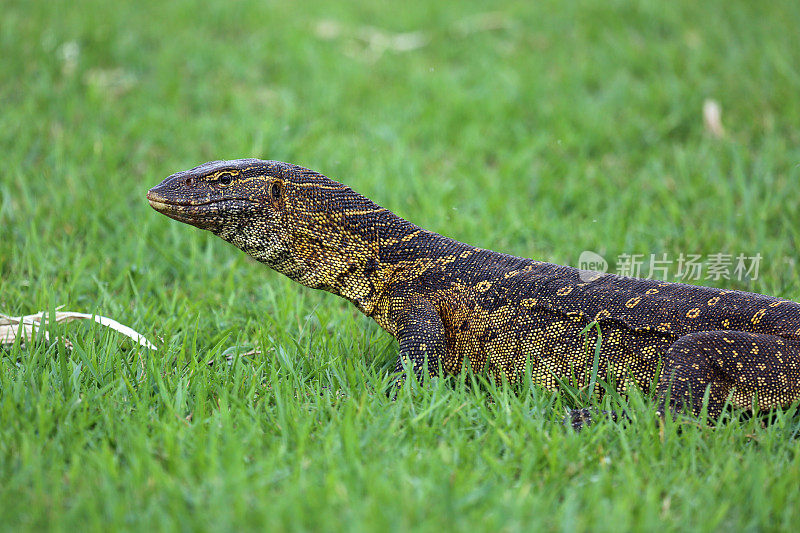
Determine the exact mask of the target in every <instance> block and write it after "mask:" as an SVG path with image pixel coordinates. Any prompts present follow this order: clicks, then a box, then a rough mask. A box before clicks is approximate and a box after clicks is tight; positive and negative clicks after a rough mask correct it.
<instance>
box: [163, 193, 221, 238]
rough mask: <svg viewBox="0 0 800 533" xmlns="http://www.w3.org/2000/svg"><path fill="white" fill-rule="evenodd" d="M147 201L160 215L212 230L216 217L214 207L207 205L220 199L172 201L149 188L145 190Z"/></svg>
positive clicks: (211, 204)
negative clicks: (192, 201) (191, 201)
mask: <svg viewBox="0 0 800 533" xmlns="http://www.w3.org/2000/svg"><path fill="white" fill-rule="evenodd" d="M147 201H148V202H150V207H152V208H153V209H155V210H156V211H158V212H159V213H161V214H162V215H166V216H168V217H169V218H172V219H174V220H177V221H178V222H183V223H184V224H191V225H192V226H196V227H198V228H200V229H207V230H212V229H213V226H214V220H215V218H217V217H216V216H215V215H216V209H215V208H213V207H212V208H211V209H209V207H211V206H213V204H216V203H219V202H220V201H221V200H211V201H208V202H198V203H190V202H174V201H169V200H167V199H166V198H164V197H162V196H160V195H158V194H157V193H154V192H153V191H152V190H151V191H148V192H147Z"/></svg>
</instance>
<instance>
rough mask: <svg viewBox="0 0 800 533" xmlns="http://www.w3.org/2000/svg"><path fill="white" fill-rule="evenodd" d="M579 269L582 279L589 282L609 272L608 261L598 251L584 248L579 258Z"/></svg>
mask: <svg viewBox="0 0 800 533" xmlns="http://www.w3.org/2000/svg"><path fill="white" fill-rule="evenodd" d="M578 270H579V271H580V272H579V273H578V276H579V277H580V278H581V281H583V282H585V283H588V282H590V281H594V280H596V279H597V278H599V277H601V276H603V275H604V274H606V273H607V272H608V261H606V259H605V258H604V257H603V256H602V255H600V254H598V253H595V252H592V251H591V250H584V251H583V252H581V255H580V257H579V258H578Z"/></svg>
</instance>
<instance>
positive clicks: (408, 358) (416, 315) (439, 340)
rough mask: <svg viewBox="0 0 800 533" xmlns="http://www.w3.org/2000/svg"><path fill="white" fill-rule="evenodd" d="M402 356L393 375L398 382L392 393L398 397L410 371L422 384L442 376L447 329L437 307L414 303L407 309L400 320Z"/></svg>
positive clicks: (424, 301)
mask: <svg viewBox="0 0 800 533" xmlns="http://www.w3.org/2000/svg"><path fill="white" fill-rule="evenodd" d="M397 339H398V340H399V341H400V355H399V357H398V358H397V364H396V365H395V368H394V372H395V374H396V379H395V382H394V386H393V387H392V389H391V390H390V391H389V395H390V396H395V395H396V394H397V390H398V389H399V388H400V387H401V386H402V385H403V383H404V382H405V380H406V370H407V369H411V371H412V372H414V375H415V376H416V378H417V381H419V382H420V383H421V382H423V381H424V380H425V378H426V377H435V376H437V375H439V366H440V365H441V363H442V361H443V360H444V357H445V354H446V350H447V348H446V343H445V334H444V325H443V324H442V319H441V317H440V316H439V314H438V313H437V312H436V309H435V307H434V305H433V304H432V303H431V302H430V301H428V300H421V299H419V300H415V301H413V302H409V303H407V304H406V306H404V309H403V311H402V313H401V314H400V316H399V318H398V320H397Z"/></svg>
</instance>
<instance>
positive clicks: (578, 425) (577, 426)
mask: <svg viewBox="0 0 800 533" xmlns="http://www.w3.org/2000/svg"><path fill="white" fill-rule="evenodd" d="M597 415H600V416H601V417H606V418H610V419H611V420H612V421H613V422H616V421H617V419H618V418H619V417H618V416H617V413H616V412H614V411H596V410H594V409H585V408H584V409H571V410H570V409H567V415H566V416H565V417H564V425H565V426H569V427H571V428H572V429H574V430H575V431H580V430H581V429H583V428H584V427H587V426H591V425H592V423H593V422H594V420H596V419H597ZM624 416H625V415H624V414H623V417H624Z"/></svg>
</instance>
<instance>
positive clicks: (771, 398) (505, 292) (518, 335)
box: [148, 159, 800, 424]
mask: <svg viewBox="0 0 800 533" xmlns="http://www.w3.org/2000/svg"><path fill="white" fill-rule="evenodd" d="M148 199H149V200H150V203H151V205H153V207H154V208H155V209H157V210H158V211H160V212H162V213H164V214H165V215H167V216H170V217H172V218H175V219H176V220H179V221H181V222H185V223H188V224H192V225H195V226H198V227H201V228H204V229H208V230H210V231H212V232H214V233H215V234H217V235H219V236H221V237H222V238H224V239H225V240H227V241H229V242H231V243H233V244H234V245H236V246H238V247H239V248H241V249H243V250H245V251H246V252H247V253H249V254H250V255H252V256H253V257H255V258H256V259H258V260H259V261H262V262H264V263H265V264H267V265H269V266H271V267H272V268H274V269H276V270H278V271H279V272H282V273H283V274H285V275H287V276H289V277H291V278H292V279H294V280H296V281H298V282H300V283H302V284H304V285H306V286H309V287H313V288H320V289H323V290H328V291H330V292H332V293H334V294H337V295H339V296H342V297H344V298H347V299H348V300H350V301H351V302H353V303H354V304H355V305H356V306H357V307H358V308H359V309H360V310H361V311H362V312H364V313H365V314H366V315H368V316H370V317H372V318H373V319H374V320H375V321H376V322H377V323H378V324H379V325H380V326H381V327H383V328H384V329H385V330H386V331H388V332H389V333H390V334H392V335H394V336H395V337H396V338H397V339H398V341H399V342H400V356H399V358H398V363H397V366H396V371H397V373H398V380H397V383H398V384H400V383H402V382H403V380H404V379H405V374H404V368H410V369H411V370H412V371H413V372H414V373H415V374H416V375H417V377H418V378H419V379H420V380H422V379H423V378H424V377H425V376H429V375H431V376H432V375H436V374H437V373H438V372H439V369H440V367H441V368H442V369H444V371H445V372H449V373H457V372H460V370H461V367H462V361H463V360H464V358H468V359H469V362H470V365H471V366H472V368H474V369H476V370H479V371H480V370H488V371H490V372H491V373H492V374H494V376H495V377H496V378H497V379H508V380H511V381H513V380H516V379H518V378H519V376H520V375H522V373H523V372H524V370H525V367H526V365H529V366H530V369H531V374H532V378H533V380H534V381H535V382H536V383H538V384H540V385H542V386H544V387H547V388H550V389H556V388H558V387H559V384H560V383H563V382H568V383H571V384H572V385H575V386H579V387H580V386H585V385H587V384H588V383H589V380H590V372H591V368H592V362H593V347H594V339H595V338H596V333H595V332H594V330H590V333H589V334H588V336H582V335H581V331H582V330H584V328H586V326H587V325H589V324H591V323H593V322H597V324H599V326H600V328H601V332H602V335H603V342H602V344H601V353H600V361H599V367H600V371H601V377H602V378H603V379H606V380H610V381H611V382H613V383H614V384H615V386H616V388H617V390H618V391H619V392H620V393H623V394H624V393H625V392H626V391H627V390H629V388H630V387H632V386H636V387H640V388H643V389H649V388H650V387H651V386H652V385H654V383H653V382H654V379H655V377H656V376H655V374H656V369H657V368H658V367H659V365H661V366H662V372H661V374H660V378H659V380H658V382H657V383H655V385H656V389H657V392H658V395H659V398H661V402H662V405H661V409H668V408H671V409H679V408H682V407H684V406H685V407H687V408H688V409H690V410H691V411H692V412H693V413H695V414H698V413H700V410H701V408H702V405H701V402H700V400H701V399H702V396H703V394H704V393H705V391H706V390H708V391H709V403H708V412H709V414H710V415H711V416H712V417H717V416H719V414H720V413H721V411H722V409H723V406H724V405H725V402H726V401H729V402H731V404H733V405H734V406H736V407H740V408H743V409H749V408H751V407H752V406H753V401H754V398H755V401H757V404H758V407H759V408H760V409H771V408H775V407H779V406H788V405H790V404H791V403H792V402H794V401H795V400H797V399H798V397H800V305H799V304H797V303H795V302H791V301H788V300H783V299H780V298H774V297H771V296H764V295H760V294H753V293H745V292H739V291H725V290H720V289H714V288H708V287H699V286H694V285H684V284H679V283H665V282H658V281H652V280H644V279H634V278H621V277H618V276H614V275H610V274H609V275H602V276H599V277H597V278H596V279H593V280H591V281H586V280H585V279H582V278H581V276H580V274H581V272H579V271H578V270H576V269H574V268H571V267H565V266H559V265H552V264H548V263H542V262H538V261H533V260H530V259H524V258H519V257H514V256H510V255H506V254H501V253H497V252H492V251H490V250H484V249H478V248H474V247H472V246H468V245H466V244H463V243H460V242H457V241H454V240H452V239H448V238H446V237H443V236H441V235H438V234H435V233H431V232H428V231H425V230H422V229H421V228H419V227H417V226H415V225H414V224H412V223H410V222H408V221H406V220H403V219H401V218H400V217H397V216H396V215H394V214H393V213H391V212H390V211H388V210H386V209H383V208H381V207H380V206H378V205H376V204H375V203H373V202H372V201H370V200H369V199H367V198H365V197H363V196H361V195H359V194H357V193H356V192H354V191H353V190H352V189H350V188H349V187H346V186H344V185H342V184H341V183H337V182H335V181H333V180H331V179H329V178H326V177H325V176H323V175H321V174H318V173H316V172H313V171H311V170H307V169H304V168H301V167H297V166H294V165H290V164H286V163H280V162H277V161H260V160H255V159H243V160H236V161H214V162H210V163H206V164H204V165H201V166H199V167H196V168H194V169H191V170H188V171H185V172H179V173H177V174H174V175H172V176H170V177H168V178H167V179H165V180H164V181H163V182H162V183H161V184H159V185H158V186H156V187H154V188H153V189H151V190H150V192H149V193H148ZM587 347H589V348H587ZM667 397H670V398H671V402H670V404H669V405H666V403H665V399H666V398H667ZM572 419H573V420H574V421H577V423H578V424H580V423H585V422H586V421H587V420H588V418H587V416H586V413H585V411H577V412H576V413H574V414H573V416H572Z"/></svg>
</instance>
